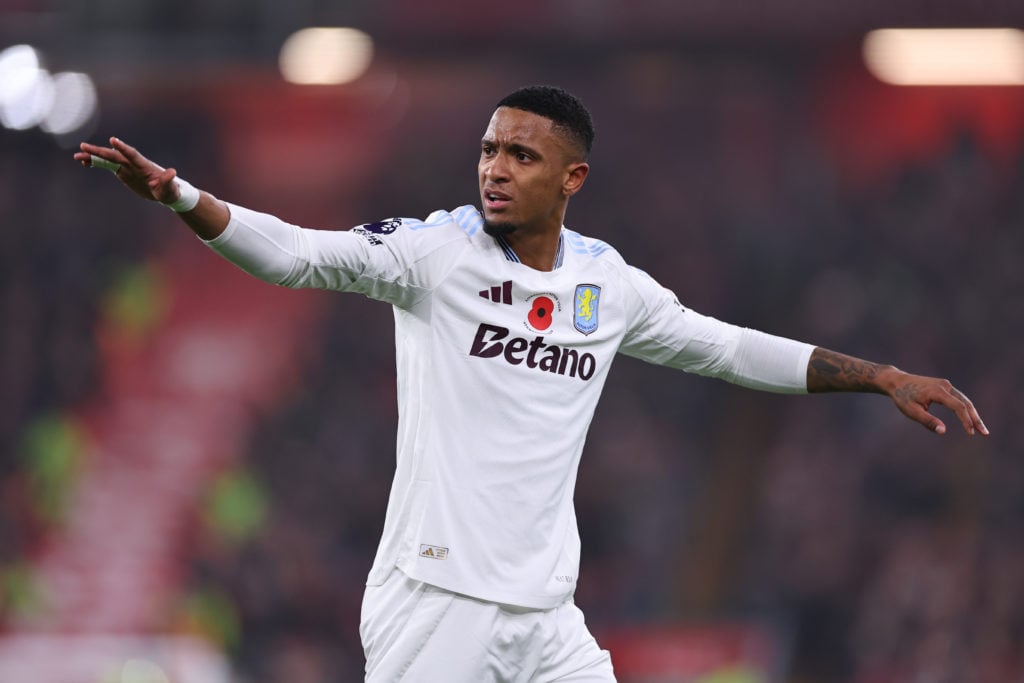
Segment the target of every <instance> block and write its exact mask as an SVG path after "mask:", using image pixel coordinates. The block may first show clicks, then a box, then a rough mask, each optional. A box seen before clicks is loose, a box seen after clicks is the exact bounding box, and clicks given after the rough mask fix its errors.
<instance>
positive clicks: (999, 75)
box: [863, 28, 1024, 85]
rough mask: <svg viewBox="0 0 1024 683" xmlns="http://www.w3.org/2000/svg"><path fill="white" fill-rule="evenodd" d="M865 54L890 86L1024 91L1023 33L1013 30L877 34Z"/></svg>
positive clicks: (869, 38)
mask: <svg viewBox="0 0 1024 683" xmlns="http://www.w3.org/2000/svg"><path fill="white" fill-rule="evenodd" d="M863 53H864V62H865V64H867V67H868V70H869V71H871V73H872V74H873V75H874V76H875V77H876V78H878V79H879V80H881V81H884V82H886V83H890V84H892V85H1024V31H1020V30H1017V29H1012V28H978V29H920V28H918V29H892V28H887V29H879V30H877V31H871V32H870V33H868V35H867V36H866V37H865V38H864V45H863Z"/></svg>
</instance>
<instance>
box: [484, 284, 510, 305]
mask: <svg viewBox="0 0 1024 683" xmlns="http://www.w3.org/2000/svg"><path fill="white" fill-rule="evenodd" d="M480 296H481V297H482V298H484V299H487V300H489V301H493V302H494V303H496V304H508V305H509V306H511V305H512V281H511V280H505V281H504V282H502V283H501V284H500V285H494V286H493V287H490V288H488V289H481V290H480Z"/></svg>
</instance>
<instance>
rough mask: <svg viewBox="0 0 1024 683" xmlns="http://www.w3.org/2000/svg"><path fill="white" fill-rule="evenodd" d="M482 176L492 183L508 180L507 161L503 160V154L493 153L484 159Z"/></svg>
mask: <svg viewBox="0 0 1024 683" xmlns="http://www.w3.org/2000/svg"><path fill="white" fill-rule="evenodd" d="M484 177H485V178H486V179H487V180H490V181H491V182H494V183H500V182H503V181H505V180H508V163H507V161H506V160H505V155H503V154H495V155H494V156H493V157H491V158H490V159H488V160H486V161H484Z"/></svg>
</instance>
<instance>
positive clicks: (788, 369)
mask: <svg viewBox="0 0 1024 683" xmlns="http://www.w3.org/2000/svg"><path fill="white" fill-rule="evenodd" d="M627 280H629V281H630V283H631V284H632V285H633V287H634V290H633V291H634V292H635V294H636V297H637V298H636V300H635V301H634V302H633V304H632V306H633V307H634V310H633V314H634V315H633V317H632V320H631V322H630V325H629V328H628V329H627V332H626V337H625V339H624V340H623V344H622V347H621V351H622V352H623V353H624V354H626V355H629V356H634V357H636V358H640V359H642V360H646V361H648V362H651V363H656V364H659V365H667V366H669V367H674V368H678V369H680V370H684V371H686V372H692V373H695V374H698V375H704V376H707V377H717V378H719V379H724V380H726V381H727V382H732V383H733V384H739V385H741V386H745V387H750V388H752V389H760V390H763V391H774V392H778V393H792V394H796V393H806V392H807V363H808V361H809V360H810V357H811V352H812V351H813V350H814V346H812V345H810V344H805V343H803V342H798V341H794V340H792V339H785V338H783V337H777V336H775V335H771V334H767V333H765V332H758V331H757V330H751V329H747V328H743V327H739V326H736V325H731V324H728V323H724V322H721V321H719V320H716V319H714V318H710V317H708V316H705V315H701V314H700V313H697V312H696V311H692V310H689V309H687V308H685V307H683V306H682V305H681V304H680V303H679V301H678V299H676V297H675V295H674V294H673V293H672V292H671V291H669V290H668V289H665V288H664V287H662V286H661V285H659V284H658V283H657V282H655V281H654V280H653V279H651V278H650V277H649V276H648V275H647V274H646V273H643V272H642V271H634V272H633V274H632V275H631V276H627Z"/></svg>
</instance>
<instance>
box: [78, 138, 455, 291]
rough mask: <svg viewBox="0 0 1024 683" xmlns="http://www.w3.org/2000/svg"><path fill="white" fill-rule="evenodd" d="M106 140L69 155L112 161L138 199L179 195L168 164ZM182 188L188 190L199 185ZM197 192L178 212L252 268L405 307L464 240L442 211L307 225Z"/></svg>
mask: <svg viewBox="0 0 1024 683" xmlns="http://www.w3.org/2000/svg"><path fill="white" fill-rule="evenodd" d="M110 145H111V146H110V147H101V146H98V145H91V144H88V143H82V145H81V151H79V152H78V153H76V154H75V155H74V158H75V159H76V160H77V161H78V162H80V163H81V164H82V165H83V166H86V167H90V166H96V167H102V168H110V169H111V170H113V171H114V173H115V175H117V177H118V179H119V180H120V181H121V182H122V183H123V184H124V185H125V186H126V187H128V188H129V189H130V190H132V191H133V192H134V193H135V194H137V195H139V196H140V197H142V198H143V199H149V200H153V201H158V202H161V203H163V204H171V203H172V202H175V201H177V200H178V199H179V198H180V197H181V188H180V186H179V183H184V181H182V180H181V179H178V178H177V173H176V172H175V170H174V169H173V168H168V169H165V168H163V167H161V166H160V165H159V164H156V163H154V162H153V161H151V160H149V159H147V158H146V157H144V156H143V155H142V154H140V153H139V151H138V150H136V149H135V148H134V147H132V146H131V145H128V144H126V143H125V142H123V141H122V140H119V139H117V138H111V139H110ZM114 164H117V166H113V165H114ZM185 187H186V191H187V192H191V193H193V196H194V193H196V192H198V191H196V190H195V188H192V187H191V185H188V184H187V183H185ZM198 195H199V196H198V202H197V203H196V204H195V206H193V207H191V208H189V209H188V210H187V211H186V210H181V211H179V213H178V215H179V216H181V217H182V219H183V220H184V221H185V223H187V224H188V226H189V227H190V228H192V230H193V231H194V232H195V233H196V235H198V236H199V237H200V238H202V239H203V240H204V241H205V242H206V244H207V246H208V247H210V248H211V249H213V250H214V251H215V252H217V253H218V254H220V255H221V256H223V257H224V258H225V259H227V260H228V261H230V262H231V263H233V264H235V265H236V266H238V267H239V268H241V269H242V270H244V271H246V272H247V273H249V274H250V275H253V276H255V277H257V278H259V279H261V280H263V281H265V282H270V283H272V284H276V285H281V286H284V287H291V288H300V287H315V288H320V289H333V290H338V291H348V292H358V293H361V294H364V295H366V296H368V297H370V298H372V299H378V300H381V301H386V302H388V303H391V304H394V305H396V306H399V307H403V308H407V307H410V306H412V305H413V304H415V303H416V302H417V301H419V300H420V299H422V298H423V297H424V296H426V294H427V293H428V292H429V291H430V290H431V289H432V288H433V286H434V285H435V284H436V282H438V281H439V280H440V279H443V277H444V276H445V274H446V273H447V272H448V271H449V270H450V268H451V264H452V263H453V262H454V260H456V259H457V258H458V255H459V253H460V252H461V250H462V249H463V248H464V247H465V246H466V244H467V242H466V240H465V233H464V232H463V230H462V229H461V228H459V227H457V226H456V225H455V223H454V222H453V219H452V217H451V216H450V215H448V214H447V213H446V212H438V213H440V214H444V216H441V217H439V218H434V219H433V220H431V219H430V218H428V220H427V222H424V221H418V220H415V219H389V220H388V221H383V222H380V223H374V224H365V225H363V226H357V227H356V228H355V229H353V230H313V229H309V228H302V227H299V226H297V225H292V224H290V223H286V222H285V221H283V220H281V219H280V218H277V217H276V216H272V215H270V214H266V213H261V212H258V211H253V210H251V209H247V208H245V207H242V206H238V205H236V204H229V203H227V202H223V201H221V200H219V199H217V198H216V197H214V196H213V195H212V194H210V193H208V192H198ZM172 208H174V207H172ZM403 221H405V223H403ZM385 223H386V224H387V225H385ZM407 225H415V226H416V227H414V228H408V229H407V228H406V226H407Z"/></svg>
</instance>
